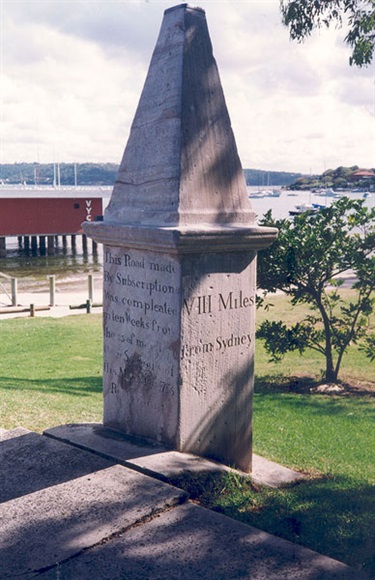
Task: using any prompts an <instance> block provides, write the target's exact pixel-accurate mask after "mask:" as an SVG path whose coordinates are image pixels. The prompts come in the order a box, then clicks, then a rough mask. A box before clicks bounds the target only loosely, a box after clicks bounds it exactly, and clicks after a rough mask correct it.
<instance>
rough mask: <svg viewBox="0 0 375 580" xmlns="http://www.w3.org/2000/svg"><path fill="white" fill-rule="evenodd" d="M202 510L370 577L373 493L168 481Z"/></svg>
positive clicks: (374, 558)
mask: <svg viewBox="0 0 375 580" xmlns="http://www.w3.org/2000/svg"><path fill="white" fill-rule="evenodd" d="M173 483H174V484H175V485H177V486H179V487H182V488H183V489H186V490H187V491H188V492H189V493H190V494H191V496H192V497H193V498H195V499H196V500H197V501H199V502H200V503H201V504H202V505H204V506H205V507H208V508H210V509H214V510H215V511H219V512H221V513H223V514H225V515H227V516H230V517H232V518H234V519H237V520H239V521H242V522H244V523H246V524H250V525H252V526H255V527H257V528H260V529H262V530H264V531H267V532H269V533H271V534H274V535H276V536H279V537H282V538H284V539H286V540H289V541H291V542H294V543H297V544H300V545H303V546H305V547H308V548H310V549H312V550H316V551H317V552H319V553H321V554H325V555H327V556H330V557H332V558H335V559H337V560H340V561H341V562H345V563H346V564H348V565H350V566H353V567H355V568H357V569H359V570H361V571H363V572H366V573H367V574H370V576H371V577H372V575H375V536H374V534H373V523H374V514H375V488H374V486H371V485H366V484H361V485H358V482H356V481H354V480H352V479H351V478H346V477H342V476H339V477H334V478H332V477H319V478H316V479H311V480H308V481H305V482H301V483H299V484H293V485H289V486H285V487H283V488H281V489H271V488H266V487H261V486H256V485H254V484H252V483H251V481H250V480H249V479H246V478H241V477H239V476H238V475H236V474H224V475H223V474H209V475H206V476H205V477H204V478H203V480H200V477H199V476H198V477H192V478H191V477H190V478H185V479H182V480H181V479H179V480H178V481H173Z"/></svg>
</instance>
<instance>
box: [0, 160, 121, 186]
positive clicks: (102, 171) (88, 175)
mask: <svg viewBox="0 0 375 580" xmlns="http://www.w3.org/2000/svg"><path fill="white" fill-rule="evenodd" d="M75 167H76V172H77V184H78V185H113V183H114V181H115V179H116V175H117V170H118V165H117V164H116V163H77V164H76V166H75ZM54 171H55V180H56V183H57V181H58V177H57V166H56V165H55V170H54V167H53V163H40V164H39V163H14V164H1V165H0V181H1V182H2V183H4V184H8V183H9V184H13V183H15V184H17V183H24V182H26V184H27V185H35V184H37V185H53V180H54ZM59 171H60V185H74V179H75V176H74V172H75V169H74V164H73V163H60V165H59Z"/></svg>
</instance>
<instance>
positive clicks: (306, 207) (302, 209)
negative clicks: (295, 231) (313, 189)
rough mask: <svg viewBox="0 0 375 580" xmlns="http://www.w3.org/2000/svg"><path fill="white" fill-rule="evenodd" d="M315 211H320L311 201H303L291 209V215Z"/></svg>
mask: <svg viewBox="0 0 375 580" xmlns="http://www.w3.org/2000/svg"><path fill="white" fill-rule="evenodd" d="M307 211H308V212H311V213H315V212H317V211H318V208H316V207H314V205H313V204H311V203H301V204H300V205H296V206H295V209H291V210H289V215H300V214H301V213H306V212H307Z"/></svg>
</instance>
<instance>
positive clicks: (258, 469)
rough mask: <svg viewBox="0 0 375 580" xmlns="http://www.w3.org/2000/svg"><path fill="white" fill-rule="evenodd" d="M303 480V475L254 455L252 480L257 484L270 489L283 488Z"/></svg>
mask: <svg viewBox="0 0 375 580" xmlns="http://www.w3.org/2000/svg"><path fill="white" fill-rule="evenodd" d="M303 478H304V476H303V474H302V473H298V471H294V470H293V469H289V468H288V467H284V466H283V465H280V464H279V463H275V461H270V460H269V459H265V458H264V457H260V455H256V454H255V453H253V470H252V472H251V479H252V480H253V481H254V482H255V483H259V484H262V485H268V486H269V487H281V486H283V485H286V484H288V483H296V482H297V481H301V480H302V479H303Z"/></svg>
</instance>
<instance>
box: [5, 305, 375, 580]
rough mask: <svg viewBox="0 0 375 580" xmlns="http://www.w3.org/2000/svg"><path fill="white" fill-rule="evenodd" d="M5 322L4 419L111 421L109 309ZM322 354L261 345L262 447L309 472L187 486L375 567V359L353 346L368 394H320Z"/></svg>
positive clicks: (352, 371)
mask: <svg viewBox="0 0 375 580" xmlns="http://www.w3.org/2000/svg"><path fill="white" fill-rule="evenodd" d="M276 301H278V302H277V307H276V308H277V309H278V311H279V312H278V313H279V314H280V312H281V311H282V313H283V314H282V315H283V318H284V319H285V318H286V317H287V316H294V315H295V313H294V312H292V311H290V313H289V311H288V308H289V307H288V305H287V304H286V303H284V302H283V301H284V298H283V297H280V298H279V297H277V298H276V299H275V300H274V302H275V303H276ZM0 328H1V342H0V361H1V363H0V365H1V373H0V396H1V410H0V426H1V427H5V428H12V427H15V426H17V425H22V426H24V427H27V428H29V429H32V430H35V431H42V430H43V429H44V428H46V427H51V426H54V425H59V424H63V423H71V422H87V421H101V417H102V395H101V366H102V354H101V353H102V343H101V316H100V315H95V314H93V315H90V316H87V315H82V316H74V317H67V318H61V319H53V318H35V319H31V318H23V319H18V320H4V321H2V322H1V323H0ZM309 354H310V353H309ZM314 357H315V355H313V357H312V359H311V360H310V358H309V356H308V355H307V354H306V355H305V356H304V357H303V358H301V357H299V356H298V355H296V354H292V355H288V357H286V359H285V360H284V361H283V362H282V363H278V364H270V363H268V362H267V355H266V354H265V353H264V351H263V349H262V346H261V345H257V357H256V375H257V378H256V390H255V400H254V451H255V452H256V453H259V454H261V455H263V456H265V457H267V458H269V459H273V460H275V461H278V462H280V463H282V464H284V465H288V466H290V467H294V468H296V469H299V470H301V471H304V472H305V473H306V477H307V479H306V481H305V482H303V483H300V484H298V485H294V486H289V487H286V488H284V489H281V490H271V489H262V488H257V487H255V486H253V485H251V484H250V483H249V481H248V480H246V479H242V478H239V477H237V476H226V477H225V478H224V479H221V480H220V481H217V480H214V481H207V482H205V483H204V485H203V484H202V482H191V481H190V482H188V483H187V486H188V487H190V488H191V489H193V488H195V495H196V497H197V498H198V499H199V500H200V501H201V502H202V503H203V504H204V505H207V506H208V507H210V508H212V509H216V510H219V511H221V512H224V513H226V514H228V515H230V516H232V517H235V518H237V519H240V520H242V521H245V522H247V523H250V524H253V525H255V526H257V527H259V528H261V529H264V530H267V531H270V532H271V533H275V534H277V535H279V536H282V537H284V538H286V539H289V540H291V541H293V542H297V543H300V544H302V545H304V546H307V547H310V548H312V549H315V550H318V551H319V552H321V553H324V554H327V555H330V556H332V557H334V558H337V559H339V560H341V561H344V562H347V563H348V564H350V565H352V566H355V567H357V568H359V569H364V570H367V571H368V572H370V574H371V573H372V574H374V575H375V558H374V554H375V545H374V540H373V538H374V534H373V521H374V514H375V489H374V481H375V461H374V457H375V436H374V428H373V425H374V415H375V404H374V398H373V397H372V396H371V389H374V388H375V384H374V382H372V377H373V370H372V369H373V365H371V364H370V362H369V361H368V359H366V357H364V356H363V353H360V352H358V351H357V350H354V349H353V352H351V353H349V354H348V356H347V357H346V359H345V361H344V367H343V378H344V379H346V380H350V378H351V377H352V379H353V381H354V379H355V381H357V382H359V383H362V384H364V385H367V388H368V393H366V392H361V391H353V392H352V393H349V394H347V395H346V396H325V395H317V394H314V393H312V392H311V391H310V388H311V387H312V386H313V383H314V381H316V380H317V379H318V378H319V373H320V369H321V368H323V361H322V360H321V359H320V360H319V359H316V358H314ZM371 367H372V368H371Z"/></svg>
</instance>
